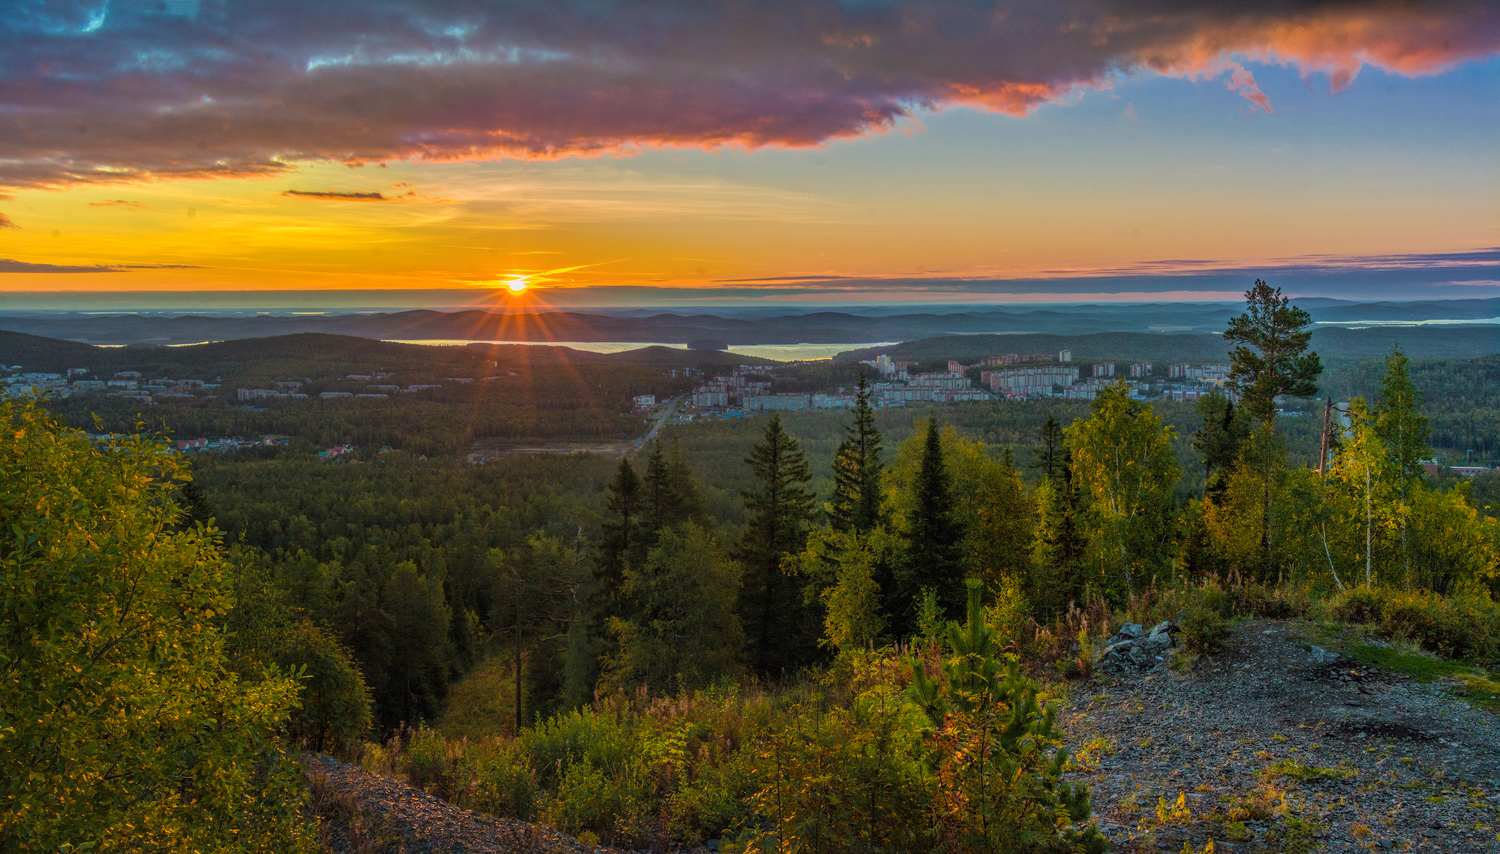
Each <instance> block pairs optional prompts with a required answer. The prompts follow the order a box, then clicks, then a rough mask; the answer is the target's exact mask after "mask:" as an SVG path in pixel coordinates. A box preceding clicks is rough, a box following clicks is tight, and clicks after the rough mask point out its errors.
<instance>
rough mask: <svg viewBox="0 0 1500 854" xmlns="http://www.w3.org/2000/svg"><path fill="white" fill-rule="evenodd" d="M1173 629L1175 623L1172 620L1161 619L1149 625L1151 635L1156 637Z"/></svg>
mask: <svg viewBox="0 0 1500 854" xmlns="http://www.w3.org/2000/svg"><path fill="white" fill-rule="evenodd" d="M1175 631H1177V624H1176V623H1174V622H1172V621H1171V620H1162V621H1161V622H1159V623H1157V624H1156V625H1154V626H1152V627H1151V637H1156V636H1157V635H1159V634H1163V633H1170V632H1175Z"/></svg>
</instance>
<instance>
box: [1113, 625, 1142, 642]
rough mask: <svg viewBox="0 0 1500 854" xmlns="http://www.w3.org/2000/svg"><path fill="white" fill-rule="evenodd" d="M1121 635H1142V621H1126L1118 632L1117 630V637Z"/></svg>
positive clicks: (1128, 636)
mask: <svg viewBox="0 0 1500 854" xmlns="http://www.w3.org/2000/svg"><path fill="white" fill-rule="evenodd" d="M1121 635H1123V636H1125V637H1127V638H1132V639H1133V638H1138V637H1140V636H1141V624H1140V623H1126V624H1125V625H1123V626H1121V627H1120V630H1119V631H1118V632H1115V637H1120V636H1121Z"/></svg>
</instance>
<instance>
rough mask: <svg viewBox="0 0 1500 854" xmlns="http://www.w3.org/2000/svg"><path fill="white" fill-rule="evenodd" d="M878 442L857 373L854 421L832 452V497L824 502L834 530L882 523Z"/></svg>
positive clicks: (866, 529)
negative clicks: (857, 387)
mask: <svg viewBox="0 0 1500 854" xmlns="http://www.w3.org/2000/svg"><path fill="white" fill-rule="evenodd" d="M880 443H881V435H880V430H879V429H878V428H877V427H876V426H875V410H874V409H873V408H872V407H871V406H870V387H869V384H868V383H866V382H865V378H864V375H863V374H861V375H860V378H859V389H858V391H856V392H855V395H854V423H853V424H851V425H846V426H845V427H844V441H843V442H840V443H839V447H838V450H837V451H835V452H834V456H833V498H832V500H831V501H829V503H828V522H829V526H830V527H832V528H833V529H834V530H836V531H855V532H859V533H868V532H869V531H871V530H873V529H874V528H875V527H876V526H878V525H881V524H884V522H885V517H884V513H883V508H882V506H881V504H882V502H881V495H880V476H881V473H882V472H883V470H884V466H883V464H882V463H881V460H880Z"/></svg>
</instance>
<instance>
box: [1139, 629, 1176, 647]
mask: <svg viewBox="0 0 1500 854" xmlns="http://www.w3.org/2000/svg"><path fill="white" fill-rule="evenodd" d="M1142 643H1144V644H1146V645H1147V646H1150V647H1152V648H1154V649H1158V650H1160V649H1165V648H1167V647H1169V646H1171V645H1172V636H1171V635H1169V634H1167V633H1166V632H1162V633H1161V634H1153V635H1151V636H1150V637H1148V638H1146V639H1145V640H1144V641H1142Z"/></svg>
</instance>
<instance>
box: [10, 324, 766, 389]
mask: <svg viewBox="0 0 1500 854" xmlns="http://www.w3.org/2000/svg"><path fill="white" fill-rule="evenodd" d="M0 362H3V363H5V364H6V365H24V366H25V367H26V369H27V370H36V371H65V370H68V369H69V368H77V367H86V368H88V369H89V370H90V371H91V372H92V373H94V374H96V375H99V376H104V375H105V374H106V373H107V372H108V373H112V372H114V371H126V370H130V371H141V372H142V373H146V374H150V375H152V376H174V377H179V376H203V375H210V374H211V375H212V376H215V377H223V378H224V379H225V381H226V382H228V381H230V380H231V378H237V377H248V376H251V375H254V376H259V375H263V374H264V375H276V376H304V375H307V374H308V373H309V372H312V373H328V374H330V375H333V374H337V375H339V376H342V375H343V374H346V373H371V372H373V371H375V370H382V371H420V372H427V373H431V374H435V375H436V374H444V373H446V374H447V375H448V376H452V375H453V373H454V372H455V371H456V372H459V373H464V374H465V375H467V373H471V372H475V371H478V370H479V369H480V368H481V367H483V368H486V369H488V368H490V367H505V368H508V369H510V370H517V369H519V368H527V367H530V368H558V367H565V366H570V365H631V366H638V367H645V368H658V369H667V368H682V367H699V368H704V367H713V366H715V365H727V364H736V365H739V364H771V363H770V362H769V361H768V360H765V359H758V358H755V357H753V356H739V355H730V354H728V353H722V352H716V351H712V350H681V349H676V348H672V347H642V348H641V349H639V350H630V351H627V352H623V353H590V352H587V351H585V350H575V349H573V348H571V347H554V346H547V345H542V344H494V345H488V344H486V345H479V344H474V345H468V346H447V347H435V346H430V345H425V344H396V343H393V342H389V341H377V340H374V339H371V338H360V337H357V336H353V335H329V334H324V333H316V332H305V333H298V334H295V335H278V336H274V337H271V338H252V339H238V340H233V341H215V342H212V343H209V344H195V345H191V346H183V347H96V346H94V345H91V344H83V343H79V342H77V341H63V340H60V339H57V338H44V337H41V336H37V335H28V334H25V333H20V332H5V331H0ZM320 368H321V369H322V370H321V371H320Z"/></svg>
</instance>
